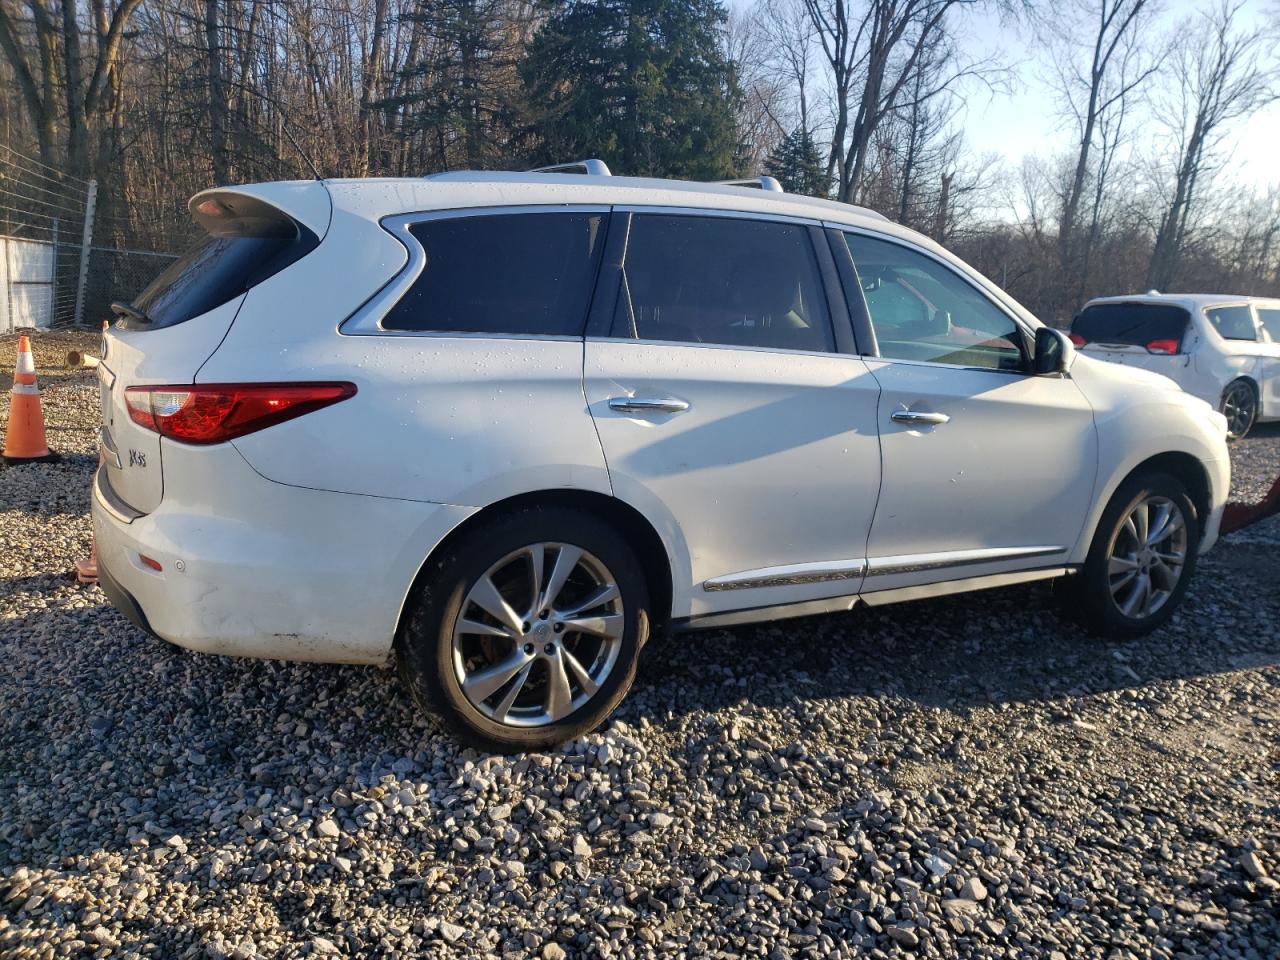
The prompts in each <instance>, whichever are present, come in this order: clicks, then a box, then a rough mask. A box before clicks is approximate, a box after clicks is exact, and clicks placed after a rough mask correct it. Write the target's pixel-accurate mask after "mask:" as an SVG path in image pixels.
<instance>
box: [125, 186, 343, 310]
mask: <svg viewBox="0 0 1280 960" xmlns="http://www.w3.org/2000/svg"><path fill="white" fill-rule="evenodd" d="M195 215H196V219H197V221H198V222H199V223H200V224H201V226H203V227H205V229H206V230H207V231H208V235H207V236H205V237H204V238H203V239H202V240H200V241H199V242H197V243H196V244H195V246H193V247H192V248H191V249H189V250H188V251H187V252H186V253H184V254H183V255H182V256H181V257H179V258H178V260H176V261H175V262H174V263H173V264H171V265H170V266H169V268H168V269H167V270H165V271H164V272H163V273H162V274H160V276H158V277H156V279H155V280H153V281H152V282H151V283H150V285H148V286H147V288H146V289H145V290H143V291H142V293H141V294H139V295H138V296H137V297H136V298H135V299H134V301H133V302H132V304H130V306H131V307H133V308H134V309H135V310H136V311H137V312H138V313H141V314H143V315H144V316H145V317H146V319H145V320H140V319H138V318H137V317H122V318H121V319H120V321H119V323H118V326H119V327H121V329H125V330H129V329H138V330H156V329H160V328H163V327H172V326H174V325H175V324H179V323H185V322H186V321H188V320H191V319H193V318H195V317H198V316H200V315H202V314H205V313H208V312H209V311H210V310H212V309H214V308H215V307H220V306H221V305H222V304H224V303H226V302H227V301H229V300H233V299H235V298H236V297H238V296H240V294H242V293H245V292H246V291H248V290H250V289H251V288H253V287H254V286H256V285H257V284H259V283H262V281H264V280H266V279H267V278H268V277H271V276H274V275H275V274H277V273H279V272H280V271H281V270H283V269H285V267H288V266H290V265H291V264H293V263H296V262H297V261H298V260H300V259H301V258H302V257H304V256H306V255H307V254H308V253H310V252H311V251H312V250H314V249H315V248H316V247H317V246H318V245H319V243H320V240H319V238H318V237H317V236H316V235H315V234H314V233H313V232H311V231H310V230H308V229H307V228H305V227H303V226H301V225H300V224H298V223H296V222H294V220H293V219H291V218H290V217H289V216H287V215H286V214H284V213H282V212H281V211H279V210H277V209H276V208H274V207H272V206H270V205H269V204H266V203H263V202H262V201H260V200H255V199H251V198H247V197H241V196H231V197H228V198H226V199H218V198H208V199H206V200H204V201H202V202H201V203H200V204H199V206H198V207H197V208H196V210H195Z"/></svg>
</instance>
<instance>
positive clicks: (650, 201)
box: [93, 161, 1230, 750]
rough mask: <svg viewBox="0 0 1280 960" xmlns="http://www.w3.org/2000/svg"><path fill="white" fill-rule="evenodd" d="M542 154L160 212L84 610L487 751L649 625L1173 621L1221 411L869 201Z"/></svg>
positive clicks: (130, 313) (604, 697) (214, 199)
mask: <svg viewBox="0 0 1280 960" xmlns="http://www.w3.org/2000/svg"><path fill="white" fill-rule="evenodd" d="M568 170H569V171H577V172H578V174H579V175H570V174H568V173H564V172H537V171H535V172H531V173H475V172H471V173H467V172H460V173H448V174H441V175H436V176H431V177H425V178H418V179H402V180H336V181H335V180H327V181H308V182H295V183H268V184H261V185H257V186H244V187H228V188H220V189H216V190H210V191H206V192H204V193H201V194H199V195H197V196H196V197H195V198H194V199H193V200H192V204H191V210H192V213H193V215H194V217H195V219H196V221H197V222H198V223H199V224H200V225H201V226H202V227H203V228H204V229H205V230H206V231H207V234H208V236H207V238H206V239H205V240H204V241H203V242H202V243H201V244H200V245H198V246H197V247H196V248H195V249H194V250H192V251H191V252H190V253H189V254H188V255H187V256H186V257H184V258H183V259H182V260H180V261H178V262H177V263H175V264H174V265H173V266H172V267H171V268H170V269H169V270H168V271H166V273H165V274H164V275H163V276H161V277H160V278H159V279H157V280H156V282H155V283H153V284H152V286H151V287H149V288H148V289H147V290H146V291H144V292H143V293H142V295H141V296H140V297H138V298H137V300H136V301H135V302H133V303H121V304H118V305H116V312H117V314H118V315H119V317H120V319H119V321H118V322H117V323H115V324H114V325H113V326H112V328H111V329H110V330H109V331H108V332H107V333H106V334H105V335H104V338H103V339H104V354H103V360H102V364H101V366H100V367H99V373H100V376H101V381H102V410H103V430H102V445H103V457H104V464H103V466H102V467H101V468H100V469H99V470H98V473H97V476H96V480H95V484H94V487H95V489H94V497H93V518H94V530H95V533H96V535H97V544H98V559H99V565H98V569H99V575H100V579H101V583H102V587H103V589H104V590H105V591H106V593H107V596H108V597H109V598H110V599H111V600H112V602H113V603H114V604H115V605H116V606H117V607H118V608H119V609H120V610H121V611H122V612H124V613H125V614H126V616H128V617H130V618H131V619H132V620H133V621H134V622H135V623H137V624H139V625H140V626H142V627H144V628H145V629H148V630H150V631H152V632H154V633H155V634H157V635H159V636H160V637H163V638H165V639H167V640H170V641H172V642H174V643H176V644H180V645H182V646H185V647H190V648H192V649H195V650H200V651H205V652H208V653H218V654H234V655H241V656H255V657H275V658H282V659H299V660H324V661H342V662H350V663H370V664H379V663H385V662H387V661H388V660H389V659H392V658H394V659H395V660H396V661H397V662H398V664H399V667H400V669H401V674H402V677H403V679H404V682H405V685H406V687H407V689H408V690H409V691H410V693H411V694H412V696H413V697H414V699H415V700H416V701H417V702H419V703H420V704H421V705H422V706H424V707H425V708H426V709H428V710H431V711H433V712H435V713H436V714H438V715H440V716H442V717H443V718H444V719H445V721H446V722H447V723H448V724H449V726H450V727H451V728H452V729H453V730H455V731H457V732H458V733H459V735H461V736H462V737H464V738H465V739H466V740H467V741H468V742H470V743H473V744H478V745H480V746H482V747H485V748H489V749H497V750H519V749H527V748H537V747H545V746H548V745H551V744H554V743H557V742H560V741H562V740H565V739H566V738H569V737H573V736H576V735H578V734H579V733H581V732H583V731H585V730H589V729H591V728H593V727H594V726H596V725H597V724H599V723H600V722H601V721H602V720H603V719H604V718H605V717H607V716H608V714H609V713H610V712H611V711H612V710H613V708H614V707H615V706H616V705H617V703H618V702H619V701H620V700H621V699H622V697H623V696H624V694H625V693H626V691H627V689H628V687H629V686H630V684H631V681H632V678H633V677H634V676H635V671H636V664H637V662H638V659H639V657H640V654H641V649H642V647H643V646H644V642H645V640H646V638H647V637H649V636H650V635H651V634H652V633H654V632H655V631H661V630H666V629H668V628H674V629H693V628H700V627H718V626H724V625H728V624H739V623H752V622H759V621H766V620H773V619H778V618H781V617H792V616H801V615H808V614H816V613H823V612H831V611H840V610H849V609H851V608H852V607H853V606H855V605H857V604H860V603H862V604H883V603H891V602H894V601H901V600H912V599H915V598H918V597H932V596H939V595H942V594H949V593H958V592H964V591H970V590H979V589H982V588H984V587H993V586H1002V585H1009V584H1017V583H1024V582H1027V581H1032V580H1043V579H1052V578H1066V584H1065V586H1066V590H1065V592H1066V593H1067V594H1069V595H1070V596H1071V597H1072V601H1071V603H1070V605H1069V606H1070V609H1072V610H1074V611H1075V612H1076V613H1077V614H1079V615H1080V616H1082V617H1083V618H1084V619H1086V620H1087V622H1088V623H1089V624H1091V625H1092V626H1093V627H1094V628H1095V629H1097V630H1099V631H1102V632H1104V633H1107V634H1109V635H1112V636H1133V635H1137V634H1141V633H1145V632H1148V631H1150V630H1154V629H1156V628H1157V627H1159V626H1160V625H1161V624H1162V623H1164V622H1165V621H1166V620H1167V619H1168V618H1169V617H1170V616H1172V615H1173V613H1174V611H1175V609H1176V608H1177V607H1178V604H1179V602H1180V601H1181V600H1182V597H1183V596H1184V594H1185V593H1186V590H1187V585H1188V583H1189V581H1190V579H1191V576H1192V573H1193V571H1194V568H1195V563H1196V557H1197V555H1198V554H1199V553H1201V552H1203V551H1204V550H1207V549H1208V548H1209V547H1210V546H1211V545H1212V544H1213V542H1214V540H1215V539H1216V537H1217V534H1218V526H1219V522H1220V520H1221V516H1222V509H1223V506H1224V504H1225V502H1226V497H1227V490H1228V485H1229V479H1230V466H1229V458H1228V455H1227V446H1226V423H1225V421H1224V420H1223V418H1222V416H1221V415H1220V414H1218V413H1216V412H1215V411H1213V410H1211V409H1210V408H1209V407H1208V406H1206V405H1205V404H1204V403H1202V402H1201V401H1199V400H1196V399H1194V398H1192V397H1190V396H1188V395H1187V394H1185V393H1183V392H1182V391H1180V390H1178V389H1177V388H1176V387H1175V386H1174V385H1173V384H1171V383H1170V382H1169V381H1168V380H1165V379H1163V378H1161V377H1156V376H1153V375H1151V374H1144V373H1143V372H1141V371H1129V370H1125V369H1123V368H1121V367H1117V366H1115V365H1113V364H1107V363H1097V362H1094V361H1092V360H1090V359H1088V358H1086V357H1081V356H1077V355H1076V354H1075V351H1074V350H1073V348H1072V346H1071V342H1070V340H1068V339H1067V337H1066V335H1065V334H1063V333H1060V332H1058V331H1055V330H1050V329H1048V328H1047V327H1044V326H1043V325H1041V324H1040V323H1039V322H1038V321H1037V320H1036V319H1035V318H1034V317H1032V316H1031V315H1030V314H1028V313H1027V311H1026V310H1024V309H1023V308H1022V307H1020V306H1019V305H1018V304H1017V303H1016V302H1014V301H1013V300H1012V299H1011V298H1010V297H1009V296H1008V295H1007V294H1005V293H1004V292H1002V291H1001V290H999V289H998V288H997V287H995V286H994V285H993V284H992V283H990V281H988V280H986V279H985V278H984V277H982V276H981V275H980V274H979V273H977V272H976V271H974V270H973V269H971V268H970V267H968V266H966V265H965V264H964V263H962V262H961V261H960V260H958V259H956V258H955V257H954V256H952V255H951V254H949V253H947V252H946V251H945V250H943V249H942V248H941V247H939V246H938V245H937V244H935V243H933V242H932V241H930V240H928V239H927V238H925V237H922V236H920V235H919V234H917V233H914V232H912V231H911V230H907V229H905V228H903V227H899V226H896V225H894V224H892V223H890V222H889V221H887V220H885V219H884V218H883V217H881V216H879V215H877V214H875V213H872V212H871V211H868V210H864V209H860V208H858V207H852V206H847V205H845V204H841V203H834V202H829V201H823V200H814V199H811V198H808V197H800V196H789V195H786V194H783V193H781V192H778V191H777V189H776V184H773V183H772V182H770V181H767V180H765V181H762V182H761V183H760V184H759V185H758V188H756V189H750V188H746V187H744V186H741V185H714V184H697V183H684V182H678V181H670V180H642V179H631V178H625V177H612V176H608V175H607V170H605V169H604V168H603V165H602V164H599V163H598V161H591V162H585V163H581V164H575V165H570V166H569V167H568ZM682 649H683V650H684V651H685V652H686V654H687V655H688V656H689V657H691V658H693V660H694V661H696V658H697V653H696V647H695V646H694V645H692V644H690V645H688V646H685V647H683V648H682ZM778 655H779V657H786V656H787V655H788V654H787V652H786V651H785V650H781V649H780V650H779V651H778Z"/></svg>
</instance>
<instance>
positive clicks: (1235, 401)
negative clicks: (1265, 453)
mask: <svg viewBox="0 0 1280 960" xmlns="http://www.w3.org/2000/svg"><path fill="white" fill-rule="evenodd" d="M1222 415H1223V416H1224V417H1226V418H1227V438H1228V439H1230V440H1242V439H1244V437H1245V436H1247V435H1248V433H1249V431H1250V430H1252V429H1253V424H1254V421H1255V420H1257V419H1258V391H1257V390H1255V389H1254V387H1253V384H1251V383H1250V382H1249V381H1248V380H1236V381H1234V382H1233V383H1231V384H1229V385H1228V386H1227V389H1226V390H1224V391H1223V393H1222Z"/></svg>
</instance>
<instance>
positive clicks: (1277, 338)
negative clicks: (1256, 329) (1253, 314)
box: [1258, 307, 1280, 343]
mask: <svg viewBox="0 0 1280 960" xmlns="http://www.w3.org/2000/svg"><path fill="white" fill-rule="evenodd" d="M1258 319H1259V320H1260V321H1261V322H1262V329H1264V330H1266V331H1267V335H1268V336H1269V337H1271V342H1272V343H1280V307H1259V308H1258Z"/></svg>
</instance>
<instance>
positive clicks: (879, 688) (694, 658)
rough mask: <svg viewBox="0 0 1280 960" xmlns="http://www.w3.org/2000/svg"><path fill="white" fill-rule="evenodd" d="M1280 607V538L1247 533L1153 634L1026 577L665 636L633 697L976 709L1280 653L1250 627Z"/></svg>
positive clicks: (1211, 559)
mask: <svg viewBox="0 0 1280 960" xmlns="http://www.w3.org/2000/svg"><path fill="white" fill-rule="evenodd" d="M1224 579H1230V580H1231V581H1232V584H1231V588H1230V589H1229V590H1224V589H1223V588H1222V584H1221V582H1220V581H1222V580H1224ZM1278 614H1280V563H1277V562H1276V560H1275V558H1274V549H1270V548H1267V547H1264V546H1251V545H1248V544H1233V545H1232V546H1231V547H1230V548H1229V549H1223V548H1220V549H1218V550H1216V551H1214V552H1213V553H1211V554H1209V555H1208V556H1206V557H1204V558H1202V559H1201V563H1200V569H1199V572H1198V574H1197V579H1196V582H1195V584H1194V585H1193V587H1192V589H1191V593H1190V595H1189V596H1188V598H1187V601H1186V604H1185V606H1184V607H1183V608H1182V610H1180V611H1179V612H1178V614H1177V615H1176V616H1175V617H1174V619H1173V621H1172V622H1171V623H1170V624H1169V625H1167V626H1166V627H1165V628H1163V629H1162V630H1159V631H1157V632H1156V633H1154V634H1152V635H1151V636H1148V637H1144V638H1141V639H1139V640H1135V641H1130V642H1114V641H1108V640H1105V639H1102V638H1099V637H1096V636H1093V635H1091V634H1090V633H1088V632H1087V631H1086V630H1084V629H1083V628H1082V627H1080V626H1079V625H1078V624H1076V623H1075V622H1073V621H1072V620H1071V619H1070V618H1069V617H1068V616H1066V615H1065V613H1064V612H1063V611H1062V610H1061V608H1060V607H1059V605H1058V603H1057V601H1056V599H1055V598H1054V596H1053V590H1052V587H1051V585H1049V584H1047V583H1046V584H1032V585H1023V586H1015V587H1009V588H1005V589H999V590H990V591H985V592H982V593H976V594H969V595H965V596H957V597H945V598H939V599H934V600H920V601H914V602H910V603H903V604H897V605H892V606H885V607H878V608H869V607H860V608H857V609H855V610H853V611H851V612H849V613H846V614H835V615H830V616H826V617H813V618H805V619H797V620H790V621H782V622H778V623H774V624H766V625H762V626H759V627H749V628H742V629H737V630H721V631H716V632H708V633H703V634H684V635H676V636H673V637H668V638H660V639H656V640H654V641H653V642H651V643H650V644H649V646H648V647H647V648H646V650H645V654H644V657H643V660H642V663H641V668H640V677H639V679H638V680H637V684H636V688H634V689H633V692H632V698H633V699H634V698H635V697H636V694H637V693H641V694H643V692H645V691H646V689H649V688H652V689H653V690H654V692H657V691H658V690H661V689H665V688H674V690H675V691H677V692H678V693H680V694H681V695H687V696H690V697H691V698H692V700H695V701H696V703H697V705H698V706H699V707H700V708H702V709H719V708H729V707H731V706H733V705H734V704H738V703H741V702H742V701H743V700H746V701H749V702H751V703H753V704H756V705H760V706H778V705H781V704H783V703H786V702H788V701H791V700H794V699H796V698H799V699H801V700H817V699H822V698H826V697H847V696H867V697H883V696H890V697H905V698H909V699H910V700H912V701H915V702H916V703H918V704H920V705H923V706H932V707H945V708H949V709H967V708H973V707H979V706H986V705H991V704H999V703H1012V702H1028V701H1047V700H1054V699H1057V698H1066V697H1079V696H1088V695H1091V694H1097V693H1103V692H1106V691H1111V690H1117V689H1125V688H1129V687H1136V686H1141V685H1144V684H1148V683H1151V682H1153V681H1161V680H1175V679H1189V678H1193V677H1198V676H1204V675H1209V674H1214V673H1221V672H1225V671H1230V670H1236V669H1240V668H1242V667H1246V666H1248V667H1256V666H1261V665H1264V664H1276V663H1280V640H1278V639H1277V634H1276V632H1275V631H1274V629H1272V630H1264V629H1254V628H1252V627H1251V626H1250V625H1251V624H1255V625H1256V624H1261V625H1264V626H1265V625H1266V624H1268V623H1270V622H1273V621H1274V619H1275V617H1276V616H1277V615H1278ZM1268 638H1269V639H1268ZM744 681H745V682H744ZM686 691H687V693H686ZM672 708H673V710H674V711H675V713H677V714H678V713H679V708H678V706H677V705H676V704H675V703H673V704H672ZM623 709H624V710H626V709H627V708H626V706H625V705H624V708H623ZM628 712H630V711H628ZM651 719H653V718H651Z"/></svg>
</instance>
